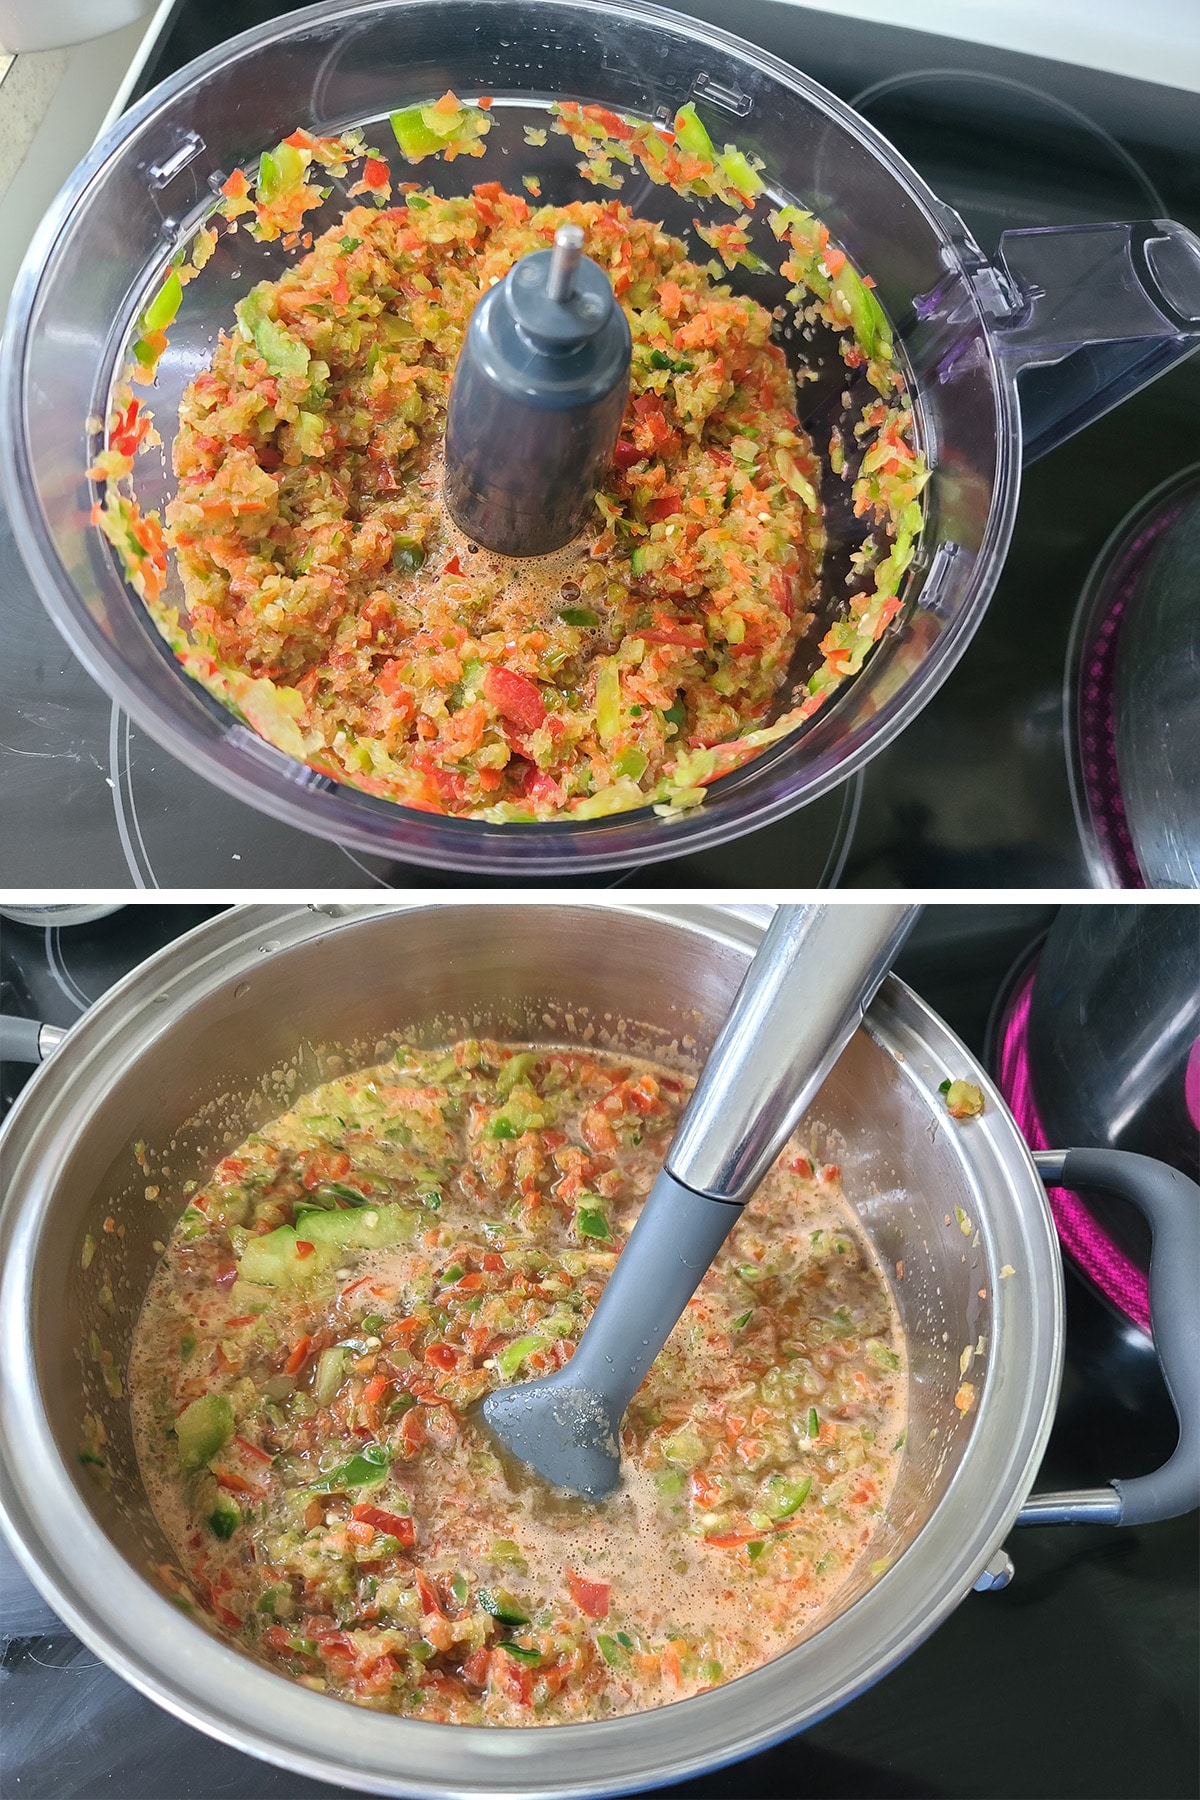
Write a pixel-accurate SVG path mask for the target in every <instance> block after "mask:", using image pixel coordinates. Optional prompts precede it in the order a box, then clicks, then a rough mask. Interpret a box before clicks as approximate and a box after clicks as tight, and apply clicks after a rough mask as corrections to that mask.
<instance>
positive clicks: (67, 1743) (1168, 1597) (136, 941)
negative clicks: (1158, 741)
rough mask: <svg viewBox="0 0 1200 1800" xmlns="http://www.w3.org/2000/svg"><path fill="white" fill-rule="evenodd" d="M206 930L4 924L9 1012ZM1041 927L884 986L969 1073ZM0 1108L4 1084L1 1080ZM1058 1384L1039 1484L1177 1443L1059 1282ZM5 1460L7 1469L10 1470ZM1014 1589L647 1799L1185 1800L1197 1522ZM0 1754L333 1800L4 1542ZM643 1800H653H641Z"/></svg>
mask: <svg viewBox="0 0 1200 1800" xmlns="http://www.w3.org/2000/svg"><path fill="white" fill-rule="evenodd" d="M211 910H213V909H211V908H197V907H166V906H139V907H136V908H126V909H125V910H124V911H123V912H121V913H118V914H116V915H115V916H113V917H112V918H110V919H107V920H103V921H101V922H99V923H97V924H94V925H87V926H81V927H77V928H73V929H69V930H68V929H64V930H60V931H57V932H51V933H50V934H49V935H47V934H46V933H45V932H44V931H42V930H40V929H33V928H29V927H25V926H19V925H10V924H8V923H7V922H5V925H4V932H3V937H2V938H0V979H2V982H3V1003H4V1009H5V1010H20V1011H22V1012H24V1013H25V1014H26V1015H27V1016H40V1017H47V1018H49V1019H50V1020H51V1021H52V1022H54V1023H60V1024H64V1025H67V1024H70V1023H71V1022H72V1020H73V1019H74V1018H75V1017H77V1016H78V1013H79V1011H80V1010H81V1008H82V1005H83V1004H84V1002H85V1000H87V999H92V998H95V997H97V996H98V995H99V994H100V993H101V992H103V990H104V989H105V988H106V987H107V986H108V985H109V984H110V983H111V982H112V981H114V980H115V979H117V977H118V976H120V975H121V974H123V973H124V972H125V971H126V970H127V969H129V968H130V967H131V966H132V965H133V964H134V962H136V961H137V960H138V959H139V958H140V957H141V956H144V955H147V954H149V952H150V951H151V950H153V949H156V948H158V947H159V946H160V945H162V944H164V943H166V942H167V941H168V940H169V939H170V938H171V937H173V936H174V935H176V934H177V933H178V932H179V931H182V930H184V929H187V928H188V927H189V926H190V925H192V924H194V923H196V922H198V921H199V920H200V919H201V918H203V917H205V916H207V914H208V913H209V912H210V911H211ZM1052 915H1053V909H1052V908H1050V907H1027V906H1025V907H1016V906H1009V907H1002V906H988V907H934V908H930V909H928V910H927V911H926V913H925V915H924V917H923V919H922V921H921V924H920V926H919V927H918V931H917V934H916V935H915V936H914V938H913V939H911V940H910V942H909V944H908V945H907V947H906V949H905V951H904V954H903V956H902V958H901V961H900V964H899V972H900V973H901V974H902V975H903V976H904V977H905V978H906V979H907V980H908V981H910V982H911V983H912V985H913V986H914V987H915V988H916V989H917V991H918V992H919V993H921V994H923V995H924V996H925V998H926V999H928V1000H929V1002H930V1003H931V1004H932V1005H933V1006H934V1007H935V1008H936V1009H937V1010H938V1012H940V1013H941V1014H942V1016H943V1017H944V1018H945V1019H947V1021H948V1022H949V1023H950V1025H951V1026H952V1027H953V1028H954V1029H955V1030H956V1031H957V1032H958V1033H959V1035H960V1036H962V1037H963V1038H964V1039H965V1041H966V1042H967V1043H968V1044H969V1045H970V1046H971V1048H972V1049H973V1050H975V1051H976V1052H977V1053H978V1054H983V1051H984V1043H985V1037H986V1034H987V1026H988V1020H989V1015H990V1014H991V1011H992V1008H993V1005H994V1003H995V1001H996V998H997V995H998V994H999V993H1000V992H1001V991H1002V990H1003V989H1004V987H1005V984H1006V978H1007V976H1008V973H1009V971H1010V970H1011V969H1012V968H1013V967H1014V966H1015V965H1017V964H1021V963H1023V962H1024V961H1025V956H1026V954H1027V952H1028V949H1029V946H1030V944H1031V943H1032V942H1033V941H1034V940H1036V938H1037V937H1038V936H1039V935H1040V933H1041V932H1042V930H1043V929H1044V928H1045V926H1046V925H1047V923H1048V922H1049V919H1050V918H1051V917H1052ZM7 1073H8V1074H9V1077H10V1086H9V1089H8V1095H9V1097H10V1096H11V1092H12V1090H13V1088H15V1087H16V1086H17V1085H18V1084H19V1077H18V1076H17V1072H15V1071H13V1070H11V1069H10V1070H8V1071H7ZM1067 1326H1068V1329H1067V1352H1066V1370H1065V1377H1064V1382H1063V1390H1062V1398H1061V1402H1060V1405H1059V1410H1058V1417H1057V1421H1056V1424H1055V1427H1054V1432H1053V1435H1052V1437H1051V1441H1050V1447H1049V1450H1048V1452H1047V1455H1046V1459H1045V1461H1044V1463H1043V1465H1042V1471H1041V1475H1040V1476H1039V1486H1044V1487H1052V1488H1056V1489H1059V1488H1071V1487H1079V1486H1083V1487H1088V1486H1095V1485H1099V1484H1101V1483H1103V1482H1104V1481H1105V1480H1106V1479H1107V1478H1108V1477H1109V1476H1111V1475H1113V1474H1114V1473H1120V1474H1127V1475H1132V1474H1135V1473H1141V1472H1143V1471H1146V1470H1148V1469H1150V1468H1152V1467H1154V1466H1155V1465H1156V1464H1157V1463H1158V1462H1160V1461H1161V1460H1162V1459H1163V1457H1164V1456H1165V1455H1166V1454H1167V1453H1168V1451H1169V1450H1170V1448H1171V1446H1172V1444H1173V1443H1174V1439H1175V1426H1174V1418H1173V1415H1172V1413H1171V1409H1170V1405H1169V1402H1168V1400H1167V1398H1166V1394H1165V1390H1164V1389H1163V1386H1162V1383H1161V1380H1160V1378H1159V1376H1158V1371H1157V1364H1156V1362H1155V1359H1154V1356H1153V1353H1152V1351H1151V1349H1150V1347H1149V1345H1148V1343H1147V1341H1146V1340H1145V1338H1143V1337H1142V1335H1141V1334H1140V1333H1139V1332H1137V1331H1136V1330H1134V1329H1133V1328H1131V1327H1128V1326H1126V1325H1125V1324H1123V1323H1121V1322H1119V1321H1118V1320H1117V1319H1116V1317H1115V1316H1114V1314H1113V1313H1111V1312H1110V1311H1109V1310H1108V1308H1107V1307H1106V1306H1104V1305H1103V1304H1102V1303H1101V1302H1100V1301H1099V1300H1098V1299H1097V1298H1096V1297H1095V1295H1094V1294H1093V1292H1092V1291H1091V1290H1090V1289H1089V1288H1087V1287H1085V1286H1084V1284H1083V1283H1082V1281H1080V1280H1079V1279H1078V1278H1076V1277H1074V1276H1073V1275H1072V1274H1071V1273H1070V1271H1068V1280H1067ZM16 1453H19V1450H18V1451H17V1452H16ZM1009 1550H1010V1553H1011V1555H1012V1557H1013V1560H1014V1562H1015V1564H1016V1576H1015V1579H1014V1580H1013V1582H1012V1584H1011V1586H1010V1587H1008V1588H1007V1589H1005V1590H1004V1591H1003V1592H999V1593H989V1594H970V1595H968V1596H967V1598H966V1600H964V1601H963V1603H962V1604H961V1605H960V1606H959V1608H958V1610H957V1611H956V1612H954V1613H953V1614H952V1615H951V1617H950V1618H949V1619H948V1620H947V1621H946V1622H945V1624H943V1625H942V1626H941V1627H940V1628H939V1629H938V1631H937V1632H935V1633H934V1635H933V1636H932V1637H931V1638H930V1639H929V1640H928V1641H927V1642H926V1643H925V1644H923V1645H922V1646H921V1647H920V1648H919V1649H918V1650H916V1651H915V1652H914V1653H913V1655H912V1656H910V1657H909V1658H908V1660H907V1661H906V1662H904V1663H903V1664H901V1666H900V1667H899V1668H898V1669H897V1670H895V1672H894V1673H893V1674H891V1675H889V1676H888V1677H887V1678H886V1679H885V1680H883V1681H881V1682H879V1683H878V1684H877V1685H876V1686H875V1687H874V1688H872V1689H871V1690H870V1691H869V1692H868V1693H865V1694H863V1695H861V1696H860V1697H859V1698H858V1699H857V1700H855V1701H853V1702H851V1704H850V1705H849V1706H847V1707H844V1708H843V1709H842V1710H841V1711H840V1712H838V1713H835V1714H834V1715H832V1717H830V1718H828V1719H826V1720H825V1721H823V1722H822V1723H821V1724H819V1725H816V1726H814V1727H813V1728H812V1729H811V1730H810V1731H808V1732H806V1733H804V1734H803V1735H802V1736H798V1737H794V1738H791V1739H789V1740H788V1741H786V1742H785V1743H782V1744H779V1745H777V1746H776V1747H775V1748H774V1749H773V1750H769V1751H767V1752H765V1753H764V1754H763V1755H761V1756H757V1757H754V1758H752V1759H751V1760H749V1761H747V1762H743V1763H739V1764H737V1765H735V1766H734V1767H733V1768H730V1769H726V1770H723V1771H720V1772H718V1773H715V1774H712V1775H708V1776H704V1777H702V1778H700V1779H697V1780H695V1781H691V1782H688V1783H685V1784H684V1785H682V1786H680V1787H676V1788H671V1789H657V1790H655V1791H654V1795H653V1800H668V1797H669V1796H670V1795H673V1794H675V1795H679V1796H681V1800H682V1797H683V1796H687V1797H688V1800H700V1797H701V1796H705V1797H708V1800H776V1797H778V1800H783V1797H784V1796H788V1797H790V1796H794V1795H799V1794H804V1795H811V1796H818V1795H823V1796H833V1795H847V1796H849V1795H853V1796H863V1797H870V1800H877V1797H883V1796H893V1795H896V1796H901V1795H914V1796H917V1795H919V1796H928V1797H931V1800H932V1797H935V1796H957V1797H962V1800H975V1797H978V1800H1051V1797H1054V1796H1078V1797H1080V1800H1168V1797H1170V1800H1174V1797H1175V1796H1179V1797H1187V1796H1194V1795H1195V1793H1196V1771H1197V1767H1198V1759H1200V1743H1198V1734H1197V1691H1198V1686H1200V1683H1198V1671H1197V1642H1196V1639H1197V1633H1196V1593H1197V1581H1198V1571H1197V1533H1196V1518H1195V1515H1194V1514H1193V1515H1192V1516H1191V1517H1190V1518H1186V1519H1176V1520H1173V1521H1171V1522H1169V1523H1166V1524H1159V1525H1153V1526H1145V1527H1134V1528H1127V1529H1124V1530H1113V1529H1110V1528H1105V1527H1084V1526H1074V1527H1037V1528H1033V1529H1027V1530H1023V1531H1019V1532H1015V1533H1014V1534H1013V1536H1012V1538H1011V1539H1010V1541H1009ZM0 1582H2V1585H3V1617H2V1623H0V1735H2V1739H3V1772H4V1777H5V1784H4V1791H5V1793H6V1794H7V1795H9V1796H11V1797H12V1800H16V1797H17V1796H18V1795H24V1796H27V1800H107V1797H109V1796H111V1797H112V1800H215V1797H216V1796H221V1797H222V1800H315V1797H316V1796H329V1797H330V1800H334V1797H335V1796H337V1795H338V1794H342V1793H344V1792H345V1791H346V1790H344V1789H340V1788H333V1787H330V1786H328V1785H327V1784H325V1783H322V1782H318V1781H310V1780H306V1779H305V1778H303V1777H301V1776H297V1775H292V1774H288V1773H285V1772H284V1771H282V1770H279V1769H275V1768H272V1767H269V1766H268V1765H266V1764H264V1763H260V1762H257V1761H254V1760H252V1759H251V1758H250V1757H247V1756H244V1755H242V1754H241V1753H240V1752H238V1751H235V1750H231V1749H229V1748H227V1747H226V1746H224V1745H222V1744H218V1743H216V1742H215V1741H213V1740H212V1739H209V1738H207V1737H205V1736H203V1735H202V1734H201V1733H199V1732H197V1731H195V1730H193V1729H192V1728H191V1727H189V1726H186V1725H182V1724H180V1723H179V1722H178V1721H177V1720H175V1719H173V1718H171V1717H169V1716H168V1715H167V1714H166V1713H164V1712H162V1711H160V1710H159V1709H158V1708H157V1707H156V1706H154V1705H153V1704H152V1702H150V1701H149V1700H145V1699H143V1698H142V1697H141V1696H140V1695H139V1694H137V1693H135V1692H134V1690H133V1689H132V1688H130V1687H127V1686H126V1685H125V1683H124V1682H123V1681H121V1680H120V1678H119V1677H118V1676H116V1675H114V1674H112V1673H111V1672H110V1671H109V1670H108V1669H107V1668H106V1667H105V1666H104V1664H103V1663H101V1662H100V1661H99V1660H98V1659H97V1658H96V1657H95V1656H93V1655H92V1653H91V1652H90V1651H89V1650H86V1649H85V1648H84V1647H83V1646H82V1645H81V1644H80V1643H79V1642H78V1640H77V1639H76V1638H74V1637H73V1636H72V1635H71V1634H70V1632H68V1631H67V1630H66V1628H65V1627H64V1626H63V1625H62V1624H61V1623H60V1622H59V1621H58V1620H57V1619H56V1618H55V1616H54V1614H53V1612H52V1611H51V1610H50V1608H49V1607H48V1606H47V1605H46V1604H45V1603H44V1602H43V1601H42V1600H41V1599H40V1597H39V1596H38V1595H37V1594H36V1593H35V1592H34V1590H33V1589H32V1588H31V1587H30V1586H29V1584H28V1583H27V1582H26V1580H25V1579H24V1577H23V1576H22V1575H21V1574H20V1573H19V1572H18V1570H17V1568H16V1565H15V1563H14V1561H13V1558H12V1555H11V1553H10V1552H9V1551H8V1549H7V1547H6V1546H5V1545H4V1543H3V1540H0ZM642 1800H651V1796H650V1795H649V1794H647V1795H644V1796H642Z"/></svg>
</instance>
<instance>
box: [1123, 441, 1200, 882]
mask: <svg viewBox="0 0 1200 1800" xmlns="http://www.w3.org/2000/svg"><path fill="white" fill-rule="evenodd" d="M1155 517H1156V520H1157V521H1160V522H1161V529H1160V531H1159V534H1158V536H1157V538H1156V540H1155V542H1154V543H1153V546H1152V548H1151V549H1150V552H1149V554H1148V556H1147V557H1146V559H1145V561H1144V562H1143V564H1142V566H1141V570H1140V572H1139V574H1138V575H1137V577H1136V579H1135V584H1134V587H1133V592H1132V594H1131V596H1130V603H1129V606H1128V609H1127V611H1126V616H1125V620H1124V624H1123V628H1122V631H1121V640H1120V644H1119V647H1118V651H1117V666H1116V682H1115V690H1114V695H1113V700H1114V715H1115V728H1116V751H1117V769H1118V774H1119V779H1120V785H1121V792H1122V794H1123V796H1124V799H1125V816H1126V819H1127V820H1128V824H1129V830H1130V833H1131V835H1132V838H1133V845H1134V850H1135V852H1136V854H1137V859H1138V862H1139V864H1140V865H1141V869H1142V874H1143V876H1144V878H1145V881H1146V883H1147V885H1148V886H1150V887H1198V886H1200V465H1197V466H1195V467H1193V468H1191V469H1189V470H1185V471H1184V473H1183V474H1182V475H1181V476H1180V477H1179V479H1178V480H1177V482H1175V483H1173V484H1172V485H1171V488H1170V489H1169V490H1168V491H1167V492H1166V493H1164V494H1163V495H1162V498H1161V501H1160V504H1159V506H1158V508H1157V509H1156V515H1155ZM1153 522H1154V521H1148V522H1147V524H1148V525H1149V524H1151V523H1153ZM1144 529H1145V527H1143V530H1144Z"/></svg>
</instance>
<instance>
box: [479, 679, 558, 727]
mask: <svg viewBox="0 0 1200 1800" xmlns="http://www.w3.org/2000/svg"><path fill="white" fill-rule="evenodd" d="M483 691H484V693H485V694H486V695H487V697H488V699H489V700H490V701H491V703H492V705H493V706H494V707H495V708H496V711H497V712H498V713H499V714H500V716H501V718H504V719H507V720H508V721H509V723H510V724H512V725H515V726H516V727H517V729H518V730H519V731H536V730H537V728H538V726H539V725H541V724H542V723H543V721H544V719H545V717H546V702H545V701H544V700H543V699H542V696H541V693H540V692H539V690H538V689H537V687H536V686H535V685H534V683H533V682H532V681H529V680H527V679H526V677H525V676H524V675H518V674H516V673H515V671H514V670H512V669H503V668H499V667H497V666H495V665H493V666H492V667H491V668H489V670H488V672H487V674H486V675H485V676H484V678H483Z"/></svg>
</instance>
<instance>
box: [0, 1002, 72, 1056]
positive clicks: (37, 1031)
mask: <svg viewBox="0 0 1200 1800" xmlns="http://www.w3.org/2000/svg"><path fill="white" fill-rule="evenodd" d="M66 1035H67V1034H66V1032H65V1030H64V1029H63V1027H62V1026H61V1025H44V1024H43V1023H42V1021H41V1020H40V1019H22V1018H19V1017H18V1016H17V1015H16V1014H15V1013H0V1062H19V1063H40V1062H45V1060H46V1058H47V1057H48V1056H49V1055H50V1054H51V1052H52V1051H55V1050H57V1049H58V1046H59V1045H60V1044H61V1043H62V1041H63V1039H64V1038H65V1037H66Z"/></svg>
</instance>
